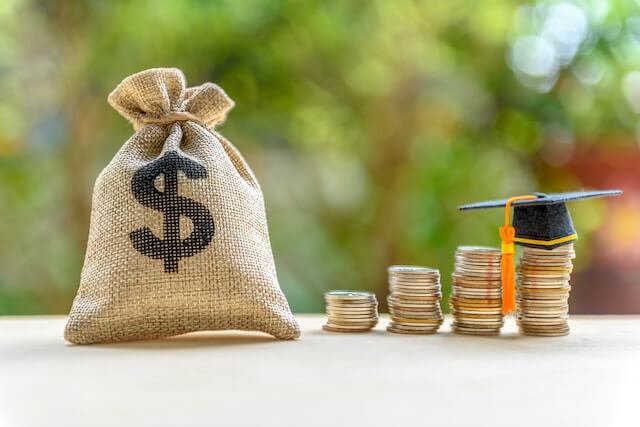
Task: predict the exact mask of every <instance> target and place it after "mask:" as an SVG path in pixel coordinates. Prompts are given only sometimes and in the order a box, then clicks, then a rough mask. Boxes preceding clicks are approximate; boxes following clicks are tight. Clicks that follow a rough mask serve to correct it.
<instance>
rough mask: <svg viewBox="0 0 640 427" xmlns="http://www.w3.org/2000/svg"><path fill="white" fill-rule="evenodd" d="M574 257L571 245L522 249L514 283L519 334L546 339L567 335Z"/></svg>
mask: <svg viewBox="0 0 640 427" xmlns="http://www.w3.org/2000/svg"><path fill="white" fill-rule="evenodd" d="M573 258H575V252H574V250H573V245H565V246H560V247H558V248H556V249H552V250H547V249H536V248H528V247H526V248H524V252H523V254H522V257H521V258H520V265H519V266H518V269H517V271H518V278H517V281H516V306H517V317H516V320H517V322H518V326H519V327H520V332H521V333H523V334H525V335H538V336H546V337H555V336H563V335H567V334H568V333H569V324H568V323H567V320H568V319H569V291H570V290H571V286H570V285H569V279H570V276H571V271H572V269H573V264H572V262H571V260H572V259H573Z"/></svg>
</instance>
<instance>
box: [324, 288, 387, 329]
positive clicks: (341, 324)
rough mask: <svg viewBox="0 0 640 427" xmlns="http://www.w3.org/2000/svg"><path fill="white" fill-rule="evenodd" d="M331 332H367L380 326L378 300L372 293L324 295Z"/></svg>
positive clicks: (326, 325) (356, 292) (330, 293)
mask: <svg viewBox="0 0 640 427" xmlns="http://www.w3.org/2000/svg"><path fill="white" fill-rule="evenodd" d="M324 299H325V303H326V310H327V323H326V324H324V325H323V326H322V328H323V329H324V330H325V331H330V332H367V331H370V330H371V329H372V328H373V327H374V326H376V325H377V324H378V300H377V299H376V296H375V294H373V293H371V292H360V291H330V292H327V293H325V294H324Z"/></svg>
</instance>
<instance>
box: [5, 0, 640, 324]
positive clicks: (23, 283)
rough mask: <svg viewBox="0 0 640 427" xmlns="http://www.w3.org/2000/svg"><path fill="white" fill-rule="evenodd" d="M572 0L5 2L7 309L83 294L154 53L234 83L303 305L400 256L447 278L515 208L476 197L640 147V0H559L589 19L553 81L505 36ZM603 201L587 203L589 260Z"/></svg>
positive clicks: (547, 185) (289, 287)
mask: <svg viewBox="0 0 640 427" xmlns="http://www.w3.org/2000/svg"><path fill="white" fill-rule="evenodd" d="M557 3H558V2H547V1H539V2H520V1H511V0H493V1H483V2H469V1H462V0H460V1H458V0H449V1H446V2H433V1H405V0H398V1H385V0H380V1H367V2H360V1H312V0H308V1H275V0H274V1H271V0H247V1H196V0H193V1H168V0H167V1H113V2H111V1H97V0H94V1H88V0H87V1H44V0H42V1H28V0H4V1H3V2H1V3H0V200H1V203H0V234H1V240H2V243H3V244H2V245H0V314H33V313H65V312H67V311H68V309H69V307H70V303H71V300H72V298H73V296H74V294H75V291H76V289H77V286H78V283H79V274H80V270H81V268H82V261H83V256H84V249H85V244H86V238H87V233H88V221H89V212H90V209H91V206H90V200H91V192H92V186H93V181H94V180H95V178H96V176H97V175H98V173H99V172H100V170H101V169H102V168H103V167H104V166H105V165H106V164H107V162H108V161H109V159H110V158H111V157H112V156H113V155H114V154H115V152H116V151H117V150H118V149H119V147H120V146H121V145H122V144H123V143H124V142H125V141H126V139H127V138H128V137H129V136H130V135H131V134H132V128H131V127H130V125H129V124H128V123H127V122H126V120H124V119H123V118H122V117H120V116H119V115H118V114H117V113H116V112H115V111H114V110H112V109H111V108H110V107H109V106H108V105H107V103H106V96H107V94H108V93H109V92H110V91H111V90H112V89H113V88H114V87H115V86H116V85H117V84H118V83H119V82H120V81H121V80H122V79H123V78H124V77H126V76H127V75H129V74H132V73H134V72H137V71H140V70H143V69H146V68H151V67H157V66H175V67H178V68H181V69H182V70H183V71H184V73H185V74H186V76H187V79H188V80H189V83H190V84H192V85H195V84H200V83H202V82H205V81H213V82H215V83H217V84H219V85H220V86H222V87H223V88H224V89H225V90H226V92H227V93H228V94H229V95H230V96H231V97H232V98H233V99H234V101H235V102H236V104H237V106H236V108H235V109H234V110H233V111H232V112H231V113H230V114H229V116H228V119H227V122H226V123H225V124H224V125H223V126H222V127H220V128H219V131H221V132H222V133H223V134H224V135H225V136H226V137H227V138H229V139H230V140H231V141H232V142H233V143H234V144H235V145H236V146H237V147H238V148H239V149H240V151H241V152H242V153H243V154H244V156H245V157H246V158H247V160H248V162H249V164H250V165H251V166H252V168H253V169H254V171H255V173H256V175H257V176H258V179H259V180H260V182H261V185H262V187H263V191H264V194H265V199H266V205H267V214H268V218H269V226H270V233H271V238H272V244H273V250H274V255H275V258H276V263H277V268H278V274H279V277H280V281H281V286H282V288H283V289H284V291H285V293H286V295H287V296H288V298H289V301H290V303H291V305H292V307H293V309H294V310H295V311H297V312H313V311H322V310H323V308H324V303H323V298H322V294H323V292H325V291H326V290H329V289H340V288H342V289H344V288H348V289H369V290H374V291H375V292H376V293H377V294H378V297H379V299H380V300H382V301H383V300H384V296H385V295H386V287H387V285H386V281H385V280H386V267H387V266H388V265H390V264H394V263H401V264H420V265H428V266H432V267H437V268H440V269H441V271H442V276H443V284H444V286H445V293H447V292H448V291H449V281H448V279H447V278H448V276H449V274H450V272H451V270H452V268H453V252H454V250H455V248H456V246H458V245H461V244H491V245H496V244H497V243H498V241H497V226H498V225H499V223H500V221H501V219H502V214H501V212H499V211H497V210H496V211H492V212H477V213H459V212H457V210H456V207H457V206H458V205H459V204H462V203H465V202H472V201H480V200H483V199H491V198H497V197H502V196H507V195H512V194H522V193H527V192H531V191H537V190H542V191H548V192H552V191H569V190H573V189H578V188H582V187H584V186H586V185H587V184H589V183H588V182H585V181H584V179H583V178H582V176H584V174H582V175H581V173H580V170H584V168H585V167H588V166H584V167H582V166H580V165H578V166H575V165H574V163H572V161H573V159H574V158H575V153H579V152H581V150H594V148H593V147H596V149H597V147H600V146H606V147H608V149H611V150H613V151H614V152H617V153H622V155H623V156H624V155H625V153H628V154H629V155H634V156H635V155H637V151H638V144H637V142H636V137H635V134H636V126H637V119H638V116H637V113H636V112H634V111H633V102H632V101H633V100H631V102H630V100H629V99H627V98H628V96H627V97H625V92H624V90H623V83H622V82H623V81H625V76H627V75H629V74H628V73H631V72H633V71H635V70H636V69H638V67H639V66H640V47H639V44H638V42H637V39H636V36H637V34H636V32H637V31H640V27H639V26H638V25H636V24H637V22H638V21H631V18H632V17H634V16H635V15H638V14H640V10H639V8H638V6H637V5H636V4H635V3H634V2H631V1H622V0H621V1H610V2H607V1H579V2H578V1H573V2H564V3H563V4H570V5H573V6H575V7H577V8H579V10H581V11H582V13H583V15H584V17H585V18H586V19H587V23H588V28H589V35H588V37H586V38H585V39H584V40H583V41H582V42H581V43H580V45H579V49H578V51H577V52H576V53H575V55H573V57H572V58H571V59H570V60H569V61H565V62H566V63H562V64H560V65H559V66H558V67H557V68H558V69H557V70H556V71H554V74H553V75H554V77H553V82H552V83H553V84H551V86H550V87H547V88H541V87H540V85H539V83H540V82H538V81H537V80H536V79H533V80H531V79H530V77H531V76H528V77H527V76H524V77H523V75H522V73H520V74H519V72H518V71H517V70H516V69H515V68H514V64H513V63H512V60H511V59H510V58H511V56H510V49H511V48H512V46H513V45H514V43H515V42H516V41H517V40H518V38H519V37H523V36H526V35H528V34H534V33H536V32H537V31H538V32H539V31H541V30H540V28H541V27H540V25H541V24H540V23H539V22H538V21H539V20H543V18H544V16H545V13H548V11H549V10H550V8H552V7H553V6H554V5H555V4H557ZM536 17H539V18H540V19H538V18H536ZM536 19H538V21H536ZM534 65H535V64H534ZM594 70H595V71H594ZM589 73H590V74H589ZM585 75H587V76H594V75H595V78H592V79H591V80H589V78H585ZM534 77H536V76H534ZM539 77H540V76H537V77H536V78H538V79H539ZM543 80H544V79H543ZM629 81H631V82H632V83H633V81H632V80H629ZM631 95H633V91H631ZM581 168H582V169H581ZM587 172H588V171H587ZM587 175H588V173H587ZM609 182H611V181H607V183H609ZM613 183H614V184H616V185H617V186H620V187H624V188H625V189H626V187H625V186H626V185H627V183H626V181H625V180H624V179H622V178H619V179H618V180H617V181H615V180H614V181H613ZM607 203H609V202H606V201H602V200H593V201H587V202H584V203H579V204H578V203H576V204H575V205H572V213H573V216H574V222H575V224H576V228H578V230H579V231H580V234H581V240H579V242H578V252H579V255H580V258H579V260H578V261H577V268H578V270H580V269H585V268H586V267H587V266H588V265H589V264H590V263H591V262H592V260H593V258H592V253H593V244H594V243H593V239H592V238H591V237H592V234H593V233H594V232H595V231H596V230H597V229H598V228H599V227H601V226H602V224H604V223H606V222H608V221H611V218H610V215H609V210H608V208H607ZM635 220H638V216H637V212H636V211H633V212H632V214H631V221H635Z"/></svg>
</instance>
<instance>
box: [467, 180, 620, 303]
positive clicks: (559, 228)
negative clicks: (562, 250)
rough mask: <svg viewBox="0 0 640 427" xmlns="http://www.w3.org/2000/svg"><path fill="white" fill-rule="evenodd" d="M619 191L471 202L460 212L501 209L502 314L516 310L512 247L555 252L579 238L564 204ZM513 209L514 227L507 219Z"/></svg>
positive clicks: (540, 195)
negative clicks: (502, 221) (554, 250)
mask: <svg viewBox="0 0 640 427" xmlns="http://www.w3.org/2000/svg"><path fill="white" fill-rule="evenodd" d="M620 194H622V191H620V190H604V191H575V192H571V193H558V194H544V193H533V194H531V195H527V196H516V197H511V198H508V199H503V200H492V201H488V202H480V203H472V204H469V205H463V206H460V207H459V209H460V210H471V209H486V208H499V207H504V225H503V226H501V227H500V229H499V230H500V237H501V239H502V263H501V268H502V312H503V313H508V312H510V311H512V310H513V309H514V308H515V292H514V284H513V281H514V278H513V275H514V272H513V253H514V250H515V248H514V244H516V245H520V246H528V247H533V248H542V249H548V250H551V249H554V248H557V247H559V246H562V245H567V244H569V243H571V242H573V241H575V240H576V239H577V238H578V234H577V233H576V230H575V228H574V227H573V222H572V221H571V216H570V215H569V210H568V209H567V206H566V204H565V203H566V202H569V201H573V200H582V199H589V198H593V197H606V196H618V195H620ZM512 206H513V225H511V222H510V220H509V217H510V214H511V207H512Z"/></svg>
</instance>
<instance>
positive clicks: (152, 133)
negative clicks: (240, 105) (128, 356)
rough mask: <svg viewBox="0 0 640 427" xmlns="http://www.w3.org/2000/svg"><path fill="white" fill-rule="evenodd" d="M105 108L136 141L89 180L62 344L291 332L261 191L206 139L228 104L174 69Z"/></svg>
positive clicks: (229, 149)
mask: <svg viewBox="0 0 640 427" xmlns="http://www.w3.org/2000/svg"><path fill="white" fill-rule="evenodd" d="M109 103H110V104H111V105H112V106H113V107H114V108H115V109H116V110H117V111H118V112H119V113H120V114H122V115H123V116H124V117H125V118H126V119H127V120H129V121H130V122H131V123H132V124H133V126H134V128H135V130H136V132H135V133H134V135H133V136H132V137H131V138H130V139H129V140H128V141H127V142H126V143H125V144H124V145H123V146H122V148H121V149H120V151H119V152H118V153H117V154H116V155H115V157H114V158H113V160H112V161H111V162H110V163H109V165H107V167H106V168H105V169H104V170H103V171H102V173H101V174H100V176H99V177H98V179H97V181H96V183H95V187H94V190H93V203H92V210H91V226H90V230H89V240H88V243H87V253H86V256H85V261H84V266H83V269H82V276H81V279H80V288H79V289H78V293H77V295H76V298H75V300H74V302H73V306H72V307H71V313H70V315H69V321H68V323H67V326H66V329H65V339H66V340H68V341H70V342H72V343H76V344H90V343H105V342H114V341H127V340H140V339H153V338H162V337H168V336H172V335H178V334H183V333H186V332H193V331H203V330H223V329H239V330H253V331H262V332H266V333H268V334H270V335H273V336H274V337H276V338H281V339H294V338H297V337H298V336H299V335H300V328H299V326H298V323H297V322H296V320H295V318H294V317H293V315H292V314H291V310H290V309H289V305H288V303H287V300H286V298H285V296H284V294H283V293H282V291H281V289H280V286H279V285H278V278H277V276H276V270H275V265H274V261H273V255H272V252H271V244H270V242H269V234H268V230H267V219H266V215H265V209H264V201H263V197H262V191H261V190H260V186H259V185H258V182H257V180H256V178H255V176H254V175H253V173H252V171H251V169H250V168H249V166H248V165H247V163H246V162H245V160H244V159H243V158H242V156H241V155H240V153H239V152H238V151H237V150H236V149H235V147H233V145H231V143H230V142H228V141H227V140H226V139H225V138H224V137H223V136H222V135H220V134H218V133H215V132H213V130H212V129H213V127H214V126H215V125H216V124H219V123H221V122H222V121H224V118H225V115H226V113H227V111H228V110H230V109H231V108H232V107H233V101H231V99H230V98H229V97H228V96H227V95H226V94H225V93H224V91H223V90H222V89H221V88H220V87H218V86H217V85H214V84H212V83H205V84H203V85H201V86H197V87H192V88H187V87H186V81H185V77H184V75H183V74H182V72H181V71H180V70H177V69H171V68H169V69H164V68H158V69H151V70H147V71H143V72H140V73H137V74H134V75H132V76H130V77H127V78H126V79H125V80H124V81H122V83H120V85H118V87H117V88H116V89H115V90H114V91H113V92H112V93H111V94H110V95H109Z"/></svg>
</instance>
